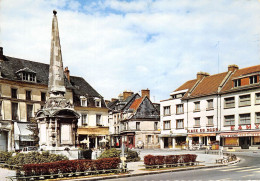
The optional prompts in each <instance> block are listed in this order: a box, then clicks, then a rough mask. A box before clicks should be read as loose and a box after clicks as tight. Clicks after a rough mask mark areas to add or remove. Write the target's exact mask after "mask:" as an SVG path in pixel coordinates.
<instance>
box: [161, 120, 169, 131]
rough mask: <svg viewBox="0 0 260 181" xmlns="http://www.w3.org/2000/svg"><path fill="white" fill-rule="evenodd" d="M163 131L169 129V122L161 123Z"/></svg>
mask: <svg viewBox="0 0 260 181" xmlns="http://www.w3.org/2000/svg"><path fill="white" fill-rule="evenodd" d="M163 129H165V130H167V129H171V121H164V122H163Z"/></svg>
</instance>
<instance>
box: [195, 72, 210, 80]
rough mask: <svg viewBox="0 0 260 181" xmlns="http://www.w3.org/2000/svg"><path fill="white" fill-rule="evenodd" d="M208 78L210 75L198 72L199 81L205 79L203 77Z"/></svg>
mask: <svg viewBox="0 0 260 181" xmlns="http://www.w3.org/2000/svg"><path fill="white" fill-rule="evenodd" d="M207 76H209V73H207V72H198V73H197V80H201V79H203V77H207Z"/></svg>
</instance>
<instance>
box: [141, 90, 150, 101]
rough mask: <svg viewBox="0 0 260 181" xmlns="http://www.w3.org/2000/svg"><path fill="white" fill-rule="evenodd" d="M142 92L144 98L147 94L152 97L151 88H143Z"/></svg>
mask: <svg viewBox="0 0 260 181" xmlns="http://www.w3.org/2000/svg"><path fill="white" fill-rule="evenodd" d="M141 94H142V98H144V97H145V96H147V97H148V98H149V99H150V90H149V89H148V88H147V89H142V90H141Z"/></svg>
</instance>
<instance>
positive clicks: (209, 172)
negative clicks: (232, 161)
mask: <svg viewBox="0 0 260 181" xmlns="http://www.w3.org/2000/svg"><path fill="white" fill-rule="evenodd" d="M235 154H236V155H237V156H238V157H239V158H240V159H241V162H240V163H237V164H236V165H229V166H225V167H218V168H209V169H200V170H189V171H181V172H171V173H162V174H155V175H145V176H138V177H128V178H121V179H113V180H117V181H119V180H120V181H121V180H134V181H138V180H140V181H148V180H149V181H153V180H154V181H157V180H158V181H166V180H260V152H255V153H254V152H250V153H235Z"/></svg>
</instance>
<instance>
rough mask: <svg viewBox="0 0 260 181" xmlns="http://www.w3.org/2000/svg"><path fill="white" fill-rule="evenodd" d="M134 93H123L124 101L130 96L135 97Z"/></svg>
mask: <svg viewBox="0 0 260 181" xmlns="http://www.w3.org/2000/svg"><path fill="white" fill-rule="evenodd" d="M133 94H134V93H133V92H132V91H124V92H123V98H124V100H125V99H126V98H128V97H129V96H131V95H133Z"/></svg>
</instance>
